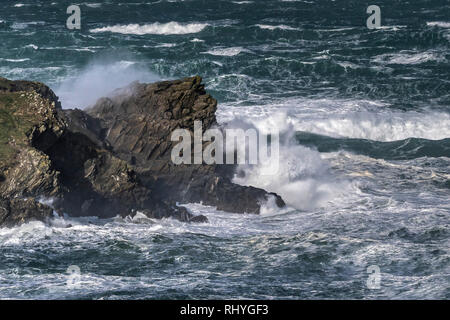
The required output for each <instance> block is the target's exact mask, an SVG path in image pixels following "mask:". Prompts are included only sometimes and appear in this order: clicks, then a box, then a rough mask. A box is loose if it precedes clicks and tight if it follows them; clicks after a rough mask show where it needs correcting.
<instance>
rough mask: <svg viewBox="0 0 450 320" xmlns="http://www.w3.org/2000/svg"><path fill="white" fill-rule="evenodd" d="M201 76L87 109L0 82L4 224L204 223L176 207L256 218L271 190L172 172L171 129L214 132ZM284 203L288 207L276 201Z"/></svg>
mask: <svg viewBox="0 0 450 320" xmlns="http://www.w3.org/2000/svg"><path fill="white" fill-rule="evenodd" d="M216 108H217V101H216V100H215V99H214V98H212V97H211V96H210V95H209V94H207V93H206V91H205V88H204V86H203V85H202V84H201V78H200V77H192V78H186V79H183V80H175V81H165V82H158V83H153V84H141V83H133V84H131V85H130V86H128V87H127V88H123V89H120V90H117V91H116V92H115V93H114V94H113V95H112V97H110V98H102V99H100V100H99V101H98V102H97V104H96V105H95V106H93V107H92V108H90V109H87V110H84V111H82V110H77V109H76V110H63V109H62V108H61V104H60V103H59V101H58V99H57V97H56V96H55V94H54V93H53V92H52V91H51V90H50V89H49V88H48V87H47V86H45V85H44V84H41V83H37V82H28V81H9V80H7V79H4V78H0V225H13V224H17V223H21V222H24V221H27V220H29V219H38V220H46V219H48V218H49V217H51V215H52V214H53V210H49V208H48V207H46V206H45V205H43V204H39V203H37V202H36V199H38V198H39V197H52V198H54V199H55V201H54V204H53V209H54V210H55V211H56V212H58V213H67V214H69V215H72V216H99V217H102V218H108V217H114V216H116V215H121V216H126V215H130V214H131V215H133V214H134V213H135V212H136V211H137V210H139V211H142V212H143V213H145V214H146V215H147V216H149V217H151V218H164V217H173V218H176V219H179V220H181V221H187V222H204V221H206V218H205V217H202V216H193V215H192V214H190V213H189V212H188V211H187V210H186V209H185V208H183V207H180V206H177V205H176V203H177V202H200V201H201V202H203V203H204V204H209V205H214V206H217V207H218V209H220V210H224V211H230V212H238V213H243V212H247V213H259V210H260V205H261V201H263V200H265V199H267V197H268V196H269V195H270V194H269V193H267V192H266V191H264V190H261V189H258V188H253V187H244V186H239V185H236V184H233V183H232V182H231V180H230V173H231V172H232V171H233V167H230V166H224V165H222V166H219V165H215V166H210V165H174V164H173V163H172V161H171V160H170V153H171V149H172V147H173V142H172V141H171V139H170V136H171V133H172V132H173V130H175V129H178V128H187V129H190V130H193V123H194V121H195V120H201V121H202V122H203V126H204V128H203V129H208V128H210V127H211V126H214V125H217V123H216V118H215V112H216ZM274 196H275V197H276V199H277V203H278V205H279V206H283V205H284V203H283V201H282V200H281V198H280V197H278V196H277V195H274Z"/></svg>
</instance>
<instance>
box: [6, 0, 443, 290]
mask: <svg viewBox="0 0 450 320" xmlns="http://www.w3.org/2000/svg"><path fill="white" fill-rule="evenodd" d="M70 4H72V3H71V2H70V1H58V2H57V3H56V2H53V3H52V2H49V1H31V0H30V1H19V0H17V1H9V0H8V1H3V2H2V10H1V11H0V40H1V43H2V45H1V47H0V76H3V77H7V78H10V79H29V80H38V81H42V82H45V83H47V84H48V85H50V86H51V87H52V88H53V89H54V90H55V91H56V93H57V94H58V95H59V96H60V99H61V101H62V104H63V107H65V108H69V107H80V108H84V107H87V106H89V105H90V104H92V103H94V102H95V100H96V99H97V98H99V97H100V96H102V95H106V94H108V93H109V92H110V91H111V90H113V89H115V88H117V87H120V86H123V85H126V84H128V83H129V82H131V81H134V80H140V81H155V80H159V79H172V78H178V77H185V76H190V75H195V74H199V75H201V76H203V79H204V82H205V83H206V87H207V90H208V91H209V92H211V93H212V94H213V95H214V97H216V98H217V99H218V101H219V110H218V120H219V122H221V123H223V124H226V123H233V122H234V121H246V122H249V123H251V124H252V125H255V126H257V127H258V128H260V129H264V128H269V127H276V128H277V129H279V130H280V131H283V132H285V133H288V134H291V135H292V139H291V141H289V142H286V143H285V144H283V145H282V148H281V155H282V159H283V161H282V166H281V169H282V171H281V172H280V174H279V175H277V176H275V177H262V176H261V175H260V174H259V172H260V171H259V170H260V169H261V168H258V167H257V168H241V169H242V170H244V171H245V172H246V176H245V178H242V177H237V178H236V179H235V180H236V182H237V183H241V184H246V185H255V186H259V187H264V188H266V189H268V190H271V191H274V192H278V193H279V194H281V195H282V196H283V198H284V199H285V200H286V202H287V203H288V204H289V208H288V209H286V210H283V211H276V210H274V209H273V208H272V207H271V205H270V203H269V204H267V205H266V206H265V209H264V214H263V215H261V216H247V215H244V216H243V215H235V214H229V213H223V212H218V211H217V210H215V208H210V207H204V206H201V205H199V204H189V205H188V207H189V208H190V210H192V211H193V212H196V213H200V212H201V213H203V214H205V215H207V216H208V218H209V220H210V223H209V224H205V225H187V224H183V223H179V222H176V221H171V220H166V221H151V220H148V219H139V218H137V219H134V220H131V219H114V220H107V221H102V220H97V219H95V218H92V219H81V220H75V219H71V218H66V219H57V220H55V221H54V224H53V225H51V226H49V225H43V224H41V223H35V222H33V223H29V224H27V225H24V226H22V227H19V228H14V229H0V297H1V298H92V299H101V298H105V299H123V298H133V299H134V298H273V299H278V298H289V299H297V298H306V299H308V298H356V299H359V298H373V299H377V298H394V299H398V298H407V299H422V298H425V299H426V298H447V299H448V298H450V290H449V287H450V286H449V283H450V281H449V280H450V278H449V275H450V254H449V247H450V240H449V239H450V234H449V232H450V227H449V224H450V218H449V217H450V215H449V214H450V203H449V200H448V199H449V198H450V169H449V165H450V144H449V139H450V80H449V79H450V77H449V75H450V63H449V61H450V51H449V42H450V1H437V0H427V1H425V0H419V1H393V0H391V1H376V3H373V2H372V1H371V2H367V1H356V0H348V1H344V0H336V1H331V0H330V1H326V0H323V1H317V0H316V1H313V0H310V1H300V0H299V1H266V0H258V1H228V0H227V1H220V0H214V1H212V0H211V1H199V0H187V1H175V0H174V1H170V2H169V1H163V0H160V1H139V0H134V1H120V0H110V1H105V2H101V3H100V2H98V3H94V2H85V3H82V4H80V8H81V19H82V27H81V30H68V29H67V28H66V19H67V17H68V16H69V15H68V14H66V8H67V7H68V6H69V5H70ZM371 4H377V5H379V6H380V8H381V16H382V21H381V28H380V29H376V30H369V29H368V28H367V26H366V19H367V18H368V16H369V15H368V14H367V13H366V9H367V7H368V6H369V5H371ZM68 224H71V225H72V227H70V228H65V226H67V225H68ZM373 265H376V266H378V267H379V268H380V271H381V275H380V287H379V289H370V288H369V287H368V286H367V280H368V277H369V274H368V273H367V268H368V267H369V266H373ZM69 266H77V267H78V268H79V270H80V276H79V277H78V276H77V277H76V280H77V281H75V283H76V285H70V284H71V283H72V282H70V281H71V280H73V277H72V276H73V275H72V276H71V275H69V274H68V272H67V268H68V267H69ZM68 280H69V285H68Z"/></svg>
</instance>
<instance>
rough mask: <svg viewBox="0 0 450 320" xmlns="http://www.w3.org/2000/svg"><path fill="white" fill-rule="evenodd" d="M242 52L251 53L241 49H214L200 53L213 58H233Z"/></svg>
mask: <svg viewBox="0 0 450 320" xmlns="http://www.w3.org/2000/svg"><path fill="white" fill-rule="evenodd" d="M242 52H246V53H251V51H250V50H247V49H245V48H242V47H231V48H215V49H211V50H209V51H206V52H202V53H204V54H210V55H213V56H224V57H233V56H237V55H238V54H240V53H242Z"/></svg>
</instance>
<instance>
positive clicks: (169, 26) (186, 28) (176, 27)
mask: <svg viewBox="0 0 450 320" xmlns="http://www.w3.org/2000/svg"><path fill="white" fill-rule="evenodd" d="M207 26H208V24H207V23H187V24H182V23H178V22H175V21H172V22H168V23H159V22H155V23H151V24H144V25H139V24H127V25H115V26H109V27H102V28H94V29H90V30H89V31H90V32H92V33H100V32H112V33H122V34H135V35H144V34H157V35H182V34H190V33H198V32H200V31H202V30H203V29H204V28H206V27H207Z"/></svg>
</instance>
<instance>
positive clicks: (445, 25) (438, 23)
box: [427, 21, 450, 28]
mask: <svg viewBox="0 0 450 320" xmlns="http://www.w3.org/2000/svg"><path fill="white" fill-rule="evenodd" d="M427 26H430V27H440V28H450V22H445V21H431V22H427Z"/></svg>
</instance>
